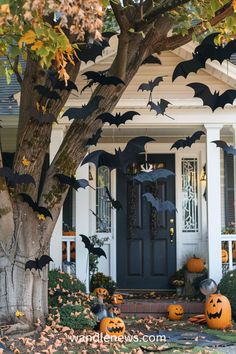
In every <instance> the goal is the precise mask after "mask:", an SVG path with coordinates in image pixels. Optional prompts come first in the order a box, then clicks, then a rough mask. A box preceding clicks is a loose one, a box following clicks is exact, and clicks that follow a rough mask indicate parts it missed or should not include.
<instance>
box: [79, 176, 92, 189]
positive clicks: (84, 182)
mask: <svg viewBox="0 0 236 354" xmlns="http://www.w3.org/2000/svg"><path fill="white" fill-rule="evenodd" d="M76 182H77V185H78V188H83V189H85V188H86V187H88V186H89V182H88V181H87V179H84V178H81V179H77V181H76Z"/></svg>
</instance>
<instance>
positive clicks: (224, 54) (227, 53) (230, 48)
mask: <svg viewBox="0 0 236 354" xmlns="http://www.w3.org/2000/svg"><path fill="white" fill-rule="evenodd" d="M235 53H236V40H235V39H233V40H232V41H230V42H228V43H227V44H226V46H225V47H223V46H221V47H220V53H219V55H218V57H217V58H216V60H218V61H219V62H220V63H223V61H224V60H230V58H231V55H232V54H235ZM212 60H213V59H212Z"/></svg>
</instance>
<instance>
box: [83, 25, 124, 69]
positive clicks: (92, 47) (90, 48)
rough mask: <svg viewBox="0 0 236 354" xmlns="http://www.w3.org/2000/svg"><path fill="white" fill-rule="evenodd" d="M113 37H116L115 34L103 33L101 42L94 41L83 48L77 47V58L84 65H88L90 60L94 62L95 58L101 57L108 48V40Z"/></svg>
mask: <svg viewBox="0 0 236 354" xmlns="http://www.w3.org/2000/svg"><path fill="white" fill-rule="evenodd" d="M115 35H117V32H103V33H102V36H103V39H102V41H101V42H98V41H94V42H93V43H92V44H91V43H89V44H86V45H85V46H79V49H76V55H77V57H78V58H79V60H81V61H83V62H85V63H88V62H89V61H90V60H91V61H93V62H95V60H96V58H97V57H98V56H100V55H102V52H103V50H104V49H105V48H107V47H109V40H110V38H111V37H112V36H115Z"/></svg>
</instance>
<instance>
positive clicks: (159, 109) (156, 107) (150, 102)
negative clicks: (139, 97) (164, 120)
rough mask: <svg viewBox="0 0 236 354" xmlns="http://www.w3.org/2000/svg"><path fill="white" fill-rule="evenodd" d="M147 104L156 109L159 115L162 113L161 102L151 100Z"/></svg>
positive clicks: (151, 108)
mask: <svg viewBox="0 0 236 354" xmlns="http://www.w3.org/2000/svg"><path fill="white" fill-rule="evenodd" d="M147 105H148V106H150V111H151V110H153V111H155V112H156V114H157V115H158V114H160V113H161V107H160V105H159V104H156V103H154V102H152V101H149V102H148V104H147Z"/></svg>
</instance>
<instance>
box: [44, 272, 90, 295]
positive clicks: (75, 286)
mask: <svg viewBox="0 0 236 354" xmlns="http://www.w3.org/2000/svg"><path fill="white" fill-rule="evenodd" d="M57 284H59V285H61V286H62V287H63V288H64V289H66V290H68V291H70V292H75V291H83V292H86V287H85V285H84V283H82V282H81V281H80V280H79V279H77V278H75V277H73V276H72V275H70V274H68V273H64V272H61V271H60V270H58V269H53V270H50V271H49V272H48V288H51V289H53V288H55V287H56V286H57Z"/></svg>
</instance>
